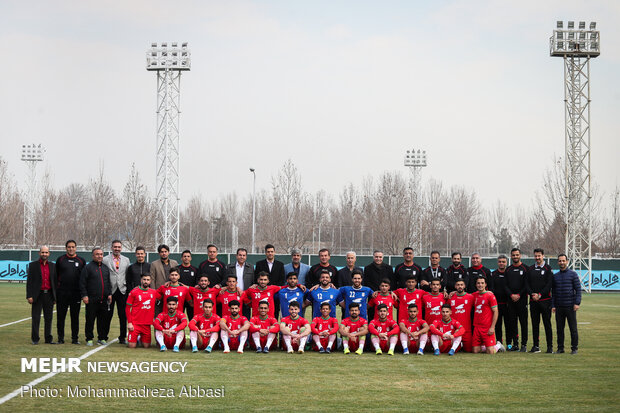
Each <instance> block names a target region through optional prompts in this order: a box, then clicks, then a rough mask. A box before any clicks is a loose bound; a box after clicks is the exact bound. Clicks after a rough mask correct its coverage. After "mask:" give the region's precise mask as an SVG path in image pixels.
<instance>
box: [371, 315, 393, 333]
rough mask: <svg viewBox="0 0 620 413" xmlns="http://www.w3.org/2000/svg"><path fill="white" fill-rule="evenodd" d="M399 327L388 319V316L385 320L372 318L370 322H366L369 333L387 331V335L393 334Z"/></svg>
mask: <svg viewBox="0 0 620 413" xmlns="http://www.w3.org/2000/svg"><path fill="white" fill-rule="evenodd" d="M398 330H399V327H398V324H396V321H394V320H390V319H389V318H388V319H386V320H385V321H380V320H379V319H375V320H372V321H371V322H370V324H368V331H370V333H371V334H374V335H378V334H379V333H387V334H388V335H393V334H396V333H398Z"/></svg>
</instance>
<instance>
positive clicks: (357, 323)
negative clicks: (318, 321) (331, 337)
mask: <svg viewBox="0 0 620 413" xmlns="http://www.w3.org/2000/svg"><path fill="white" fill-rule="evenodd" d="M366 334H368V322H367V321H366V320H365V319H364V318H361V317H360V304H359V303H351V304H349V317H347V318H345V319H344V320H342V324H340V335H341V336H342V346H343V347H344V354H349V353H350V352H351V351H355V354H362V353H363V352H364V344H365V343H366Z"/></svg>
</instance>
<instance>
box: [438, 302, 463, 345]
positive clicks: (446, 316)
mask: <svg viewBox="0 0 620 413" xmlns="http://www.w3.org/2000/svg"><path fill="white" fill-rule="evenodd" d="M464 333H465V329H464V328H463V326H462V325H461V323H459V322H458V321H456V320H454V319H452V309H451V308H450V305H449V304H444V305H443V306H442V307H441V320H436V321H435V322H434V323H433V324H431V343H432V344H433V348H434V349H435V355H436V356H438V355H439V354H440V353H446V352H447V353H448V355H450V356H453V355H454V353H455V352H457V351H458V350H459V347H460V346H461V340H462V338H463V337H462V336H463V334H464Z"/></svg>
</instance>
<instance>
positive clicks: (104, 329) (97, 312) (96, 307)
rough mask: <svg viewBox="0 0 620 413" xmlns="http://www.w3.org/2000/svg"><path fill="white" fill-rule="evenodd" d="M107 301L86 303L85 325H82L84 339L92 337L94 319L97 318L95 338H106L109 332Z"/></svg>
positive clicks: (88, 339)
mask: <svg viewBox="0 0 620 413" xmlns="http://www.w3.org/2000/svg"><path fill="white" fill-rule="evenodd" d="M108 313H109V311H108V302H107V301H102V302H95V301H89V302H88V304H86V326H84V334H85V335H86V341H90V340H92V339H93V338H94V334H93V329H94V327H95V320H97V340H107V339H108V333H109V332H110V317H109V316H108Z"/></svg>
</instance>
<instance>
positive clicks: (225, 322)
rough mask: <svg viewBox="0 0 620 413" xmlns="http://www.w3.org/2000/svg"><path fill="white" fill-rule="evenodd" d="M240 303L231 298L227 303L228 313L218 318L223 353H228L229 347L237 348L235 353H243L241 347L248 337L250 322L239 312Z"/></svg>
mask: <svg viewBox="0 0 620 413" xmlns="http://www.w3.org/2000/svg"><path fill="white" fill-rule="evenodd" d="M240 307H241V303H240V302H239V301H237V300H232V301H230V302H229V303H228V310H229V311H230V315H225V316H224V317H222V319H221V320H220V328H221V330H222V332H221V333H220V336H221V337H222V344H223V345H224V353H230V349H233V350H237V353H240V354H241V353H243V347H245V342H246V340H247V339H248V330H249V329H250V322H249V321H248V319H247V318H245V317H244V316H242V315H241V314H239V308H240Z"/></svg>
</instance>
